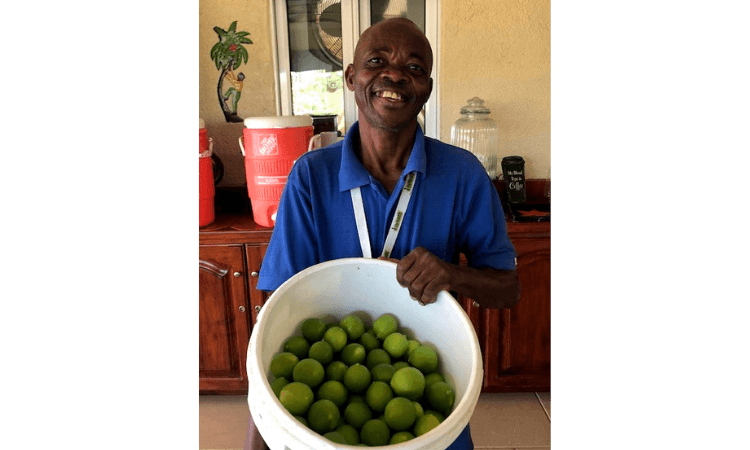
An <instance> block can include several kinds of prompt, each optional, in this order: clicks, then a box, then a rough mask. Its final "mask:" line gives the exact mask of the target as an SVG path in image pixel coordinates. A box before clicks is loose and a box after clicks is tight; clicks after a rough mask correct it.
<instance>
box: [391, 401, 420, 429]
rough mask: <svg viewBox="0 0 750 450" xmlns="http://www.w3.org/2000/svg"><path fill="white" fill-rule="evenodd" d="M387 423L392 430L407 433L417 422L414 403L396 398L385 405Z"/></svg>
mask: <svg viewBox="0 0 750 450" xmlns="http://www.w3.org/2000/svg"><path fill="white" fill-rule="evenodd" d="M384 414H385V423H387V424H388V426H389V427H391V430H396V431H405V430H408V429H410V428H411V426H412V425H414V421H415V420H417V409H416V408H415V407H414V402H413V401H411V400H409V399H408V398H405V397H396V398H394V399H392V400H391V401H389V402H388V404H387V405H385V412H384Z"/></svg>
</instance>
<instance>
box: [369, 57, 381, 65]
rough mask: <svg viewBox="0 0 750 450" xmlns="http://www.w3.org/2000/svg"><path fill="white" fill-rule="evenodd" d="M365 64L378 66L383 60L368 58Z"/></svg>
mask: <svg viewBox="0 0 750 450" xmlns="http://www.w3.org/2000/svg"><path fill="white" fill-rule="evenodd" d="M367 62H368V63H370V64H380V63H381V62H383V60H382V59H380V58H370V59H369V60H368V61H367Z"/></svg>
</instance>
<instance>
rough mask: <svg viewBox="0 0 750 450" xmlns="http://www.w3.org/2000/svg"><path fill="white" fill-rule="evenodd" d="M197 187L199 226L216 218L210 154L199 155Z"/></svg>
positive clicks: (214, 189)
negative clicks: (198, 193) (198, 195)
mask: <svg viewBox="0 0 750 450" xmlns="http://www.w3.org/2000/svg"><path fill="white" fill-rule="evenodd" d="M198 176H199V181H198V189H199V190H200V199H199V204H198V218H199V220H200V225H199V226H201V227H204V226H206V225H208V224H210V223H211V222H213V221H214V220H215V219H216V211H215V209H214V196H215V195H216V188H215V186H214V170H213V164H212V163H211V156H200V157H199V159H198Z"/></svg>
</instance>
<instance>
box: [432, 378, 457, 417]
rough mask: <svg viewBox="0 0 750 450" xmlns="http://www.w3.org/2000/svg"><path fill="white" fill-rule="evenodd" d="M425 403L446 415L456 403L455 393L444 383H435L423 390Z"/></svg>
mask: <svg viewBox="0 0 750 450" xmlns="http://www.w3.org/2000/svg"><path fill="white" fill-rule="evenodd" d="M425 397H426V398H427V402H428V403H429V404H430V406H432V407H433V408H435V409H436V410H437V411H440V412H441V413H443V414H448V413H449V412H450V411H451V409H453V403H454V402H455V401H456V393H455V392H454V391H453V388H451V387H450V385H448V383H446V382H445V381H436V382H434V383H432V384H431V385H430V386H429V387H428V388H426V389H425Z"/></svg>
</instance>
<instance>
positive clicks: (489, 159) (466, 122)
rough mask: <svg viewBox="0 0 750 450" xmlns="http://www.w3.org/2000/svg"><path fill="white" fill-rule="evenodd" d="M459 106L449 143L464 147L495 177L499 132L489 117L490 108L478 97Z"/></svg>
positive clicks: (491, 176) (492, 177) (488, 173)
mask: <svg viewBox="0 0 750 450" xmlns="http://www.w3.org/2000/svg"><path fill="white" fill-rule="evenodd" d="M467 102H468V104H467V105H466V106H464V107H463V108H461V117H460V118H459V119H458V120H457V121H456V123H454V124H453V126H452V127H451V144H452V145H455V146H457V147H461V148H464V149H466V150H468V151H470V152H471V153H473V154H474V155H476V157H477V159H479V161H480V162H481V163H482V165H483V166H484V168H485V170H486V171H487V175H489V176H490V178H491V179H493V180H494V179H496V178H497V175H498V173H497V154H498V150H499V149H498V146H499V145H500V132H499V130H498V128H497V124H496V123H495V121H494V120H492V119H491V118H490V110H489V108H487V107H486V106H484V100H482V99H481V98H479V97H474V98H471V99H469V100H468V101H467Z"/></svg>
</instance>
